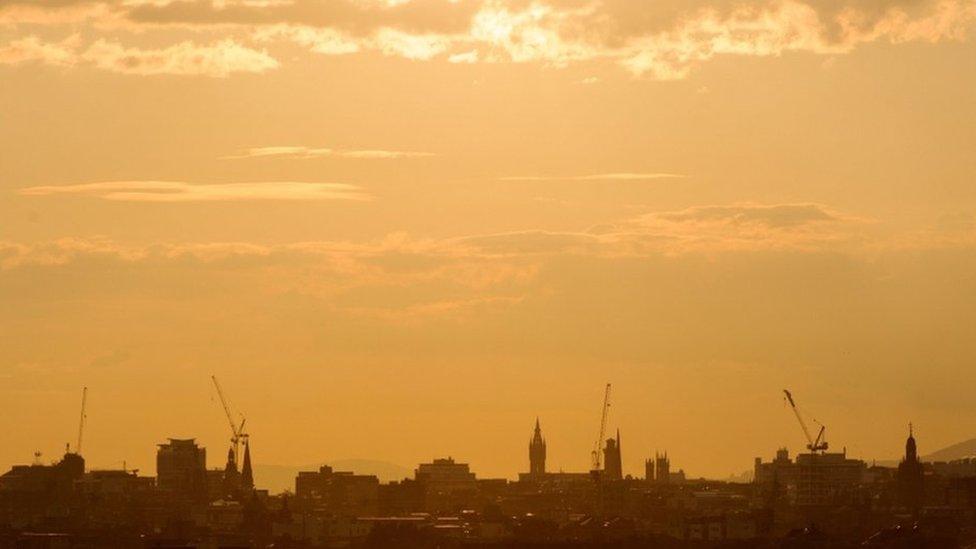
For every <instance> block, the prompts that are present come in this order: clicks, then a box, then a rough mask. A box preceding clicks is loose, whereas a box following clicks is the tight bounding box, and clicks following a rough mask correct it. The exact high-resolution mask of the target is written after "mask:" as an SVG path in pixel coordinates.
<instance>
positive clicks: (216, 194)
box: [20, 181, 371, 202]
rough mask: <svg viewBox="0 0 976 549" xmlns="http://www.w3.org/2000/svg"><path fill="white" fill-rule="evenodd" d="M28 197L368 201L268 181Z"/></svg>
mask: <svg viewBox="0 0 976 549" xmlns="http://www.w3.org/2000/svg"><path fill="white" fill-rule="evenodd" d="M20 194H22V195H25V196H51V195H82V196H93V197H97V198H102V199H105V200H116V201H124V202H228V201H249V200H369V199H370V198H371V197H370V196H369V195H368V194H366V193H365V192H363V190H362V189H361V188H360V187H357V186H355V185H347V184H343V183H306V182H298V181H269V182H257V183H218V184H195V183H186V182H183V181H104V182H97V183H81V184H77V185H46V186H39V187H27V188H24V189H21V190H20Z"/></svg>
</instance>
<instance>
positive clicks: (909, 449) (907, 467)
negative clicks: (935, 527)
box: [897, 424, 925, 513]
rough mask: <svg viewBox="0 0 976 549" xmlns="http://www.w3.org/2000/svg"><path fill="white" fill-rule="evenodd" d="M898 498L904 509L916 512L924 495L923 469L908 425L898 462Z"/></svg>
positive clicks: (910, 427) (911, 429)
mask: <svg viewBox="0 0 976 549" xmlns="http://www.w3.org/2000/svg"><path fill="white" fill-rule="evenodd" d="M897 478H898V499H899V503H900V504H901V505H902V506H904V507H905V508H906V509H909V510H910V511H912V513H917V512H918V510H919V509H920V508H921V507H922V501H923V497H924V494H925V492H924V485H923V482H924V479H925V477H924V471H923V468H922V462H921V461H919V459H918V447H917V446H916V444H915V432H914V429H913V428H912V426H911V424H909V426H908V440H906V441H905V458H904V459H903V460H902V461H901V463H899V464H898V477H897Z"/></svg>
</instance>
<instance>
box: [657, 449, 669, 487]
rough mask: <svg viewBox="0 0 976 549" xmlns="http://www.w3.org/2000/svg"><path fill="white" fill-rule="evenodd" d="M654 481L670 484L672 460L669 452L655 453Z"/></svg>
mask: <svg viewBox="0 0 976 549" xmlns="http://www.w3.org/2000/svg"><path fill="white" fill-rule="evenodd" d="M654 482H657V483H658V484H669V483H670V482H671V460H670V459H668V453H667V452H664V454H663V455H662V454H658V453H655V455H654Z"/></svg>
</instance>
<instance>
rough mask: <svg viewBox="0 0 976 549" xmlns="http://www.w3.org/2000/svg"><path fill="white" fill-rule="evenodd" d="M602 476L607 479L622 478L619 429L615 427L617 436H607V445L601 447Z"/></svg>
mask: <svg viewBox="0 0 976 549" xmlns="http://www.w3.org/2000/svg"><path fill="white" fill-rule="evenodd" d="M603 476H604V478H606V479H607V480H621V479H622V478H624V475H623V466H622V465H621V460H620V429H617V438H616V439H613V438H608V439H607V445H606V446H605V447H604V448H603Z"/></svg>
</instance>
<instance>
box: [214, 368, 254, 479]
mask: <svg viewBox="0 0 976 549" xmlns="http://www.w3.org/2000/svg"><path fill="white" fill-rule="evenodd" d="M210 379H212V380H213V384H214V387H215V388H216V389H217V396H218V397H220V404H221V405H223V407H224V414H226V415H227V423H229V424H230V432H231V437H230V443H231V445H232V447H233V448H234V460H235V461H236V460H237V458H238V456H240V455H241V454H240V450H241V443H242V442H244V441H245V440H246V439H247V437H248V435H247V433H245V432H244V424H245V423H246V422H247V419H246V418H244V416H243V415H242V416H241V423H240V425H238V424H235V423H234V414H233V412H231V411H230V405H229V404H227V397H225V396H224V391H223V389H221V388H220V382H219V381H217V376H214V375H212V376H210Z"/></svg>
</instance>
